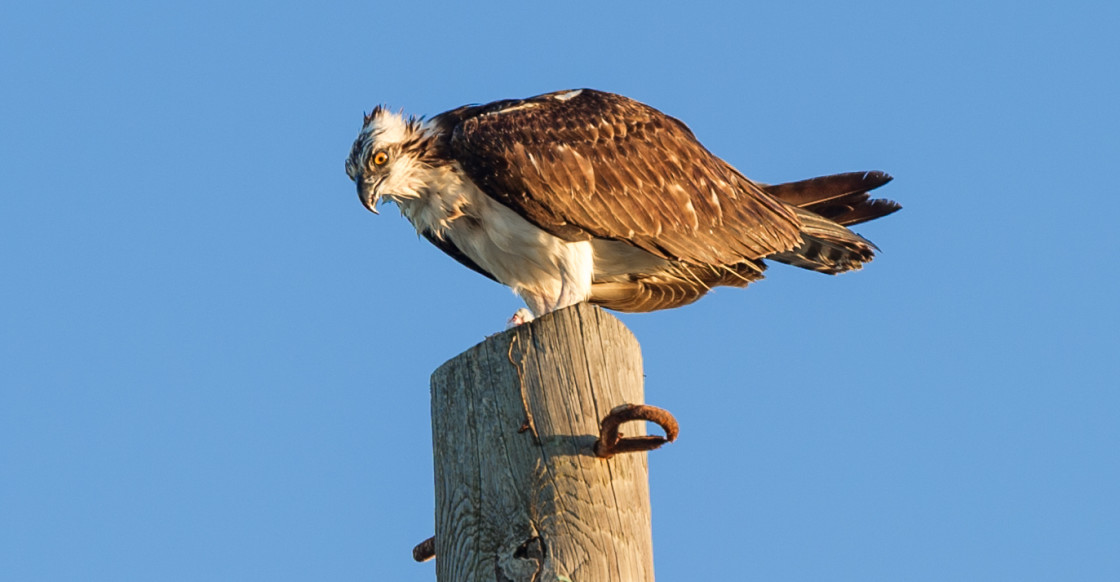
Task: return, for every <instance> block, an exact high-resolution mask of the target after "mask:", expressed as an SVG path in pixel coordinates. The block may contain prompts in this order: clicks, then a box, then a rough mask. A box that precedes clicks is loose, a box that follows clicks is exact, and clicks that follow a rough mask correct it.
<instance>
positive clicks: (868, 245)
mask: <svg viewBox="0 0 1120 582" xmlns="http://www.w3.org/2000/svg"><path fill="white" fill-rule="evenodd" d="M794 210H795V212H796V213H797V217H798V218H800V219H801V223H802V226H801V241H802V242H801V246H799V247H797V248H795V249H793V250H789V251H786V252H783V253H778V254H774V255H770V256H769V257H766V258H768V259H773V260H775V261H779V262H782V263H786V264H787V265H793V266H794V267H801V268H802V269H809V270H812V271H817V272H819V273H828V274H830V275H835V274H837V273H843V272H844V271H852V270H855V269H859V268H861V267H862V266H863V264H864V263H866V262H868V261H870V260H871V259H872V258H874V257H875V251H876V250H878V248H877V247H876V246H875V245H874V244H872V242H871V241H869V240H867V239H865V238H863V237H862V236H860V235H858V234H856V233H854V232H852V231H850V230H848V229H847V228H844V227H843V226H841V225H839V224H837V223H835V222H833V221H831V220H829V219H827V218H824V217H822V216H819V215H817V214H814V213H812V212H809V211H808V210H802V209H800V208H795V209H794Z"/></svg>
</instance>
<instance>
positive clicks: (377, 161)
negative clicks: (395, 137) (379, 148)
mask: <svg viewBox="0 0 1120 582" xmlns="http://www.w3.org/2000/svg"><path fill="white" fill-rule="evenodd" d="M387 161H389V154H387V153H385V152H377V153H376V154H373V164H374V165H375V166H384V165H385V162H387Z"/></svg>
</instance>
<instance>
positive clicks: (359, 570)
mask: <svg viewBox="0 0 1120 582" xmlns="http://www.w3.org/2000/svg"><path fill="white" fill-rule="evenodd" d="M313 4H315V5H314V6H313ZM733 4H734V3H726V4H706V3H703V2H693V3H680V2H677V3H653V2H642V3H552V4H549V5H536V4H534V5H529V4H521V3H475V4H471V5H467V4H463V5H458V4H456V5H451V4H441V3H431V2H428V3H425V2H413V3H399V4H384V3H349V4H347V3H323V4H322V5H320V4H319V3H307V2H268V3H265V2H243V3H237V4H229V3H224V2H223V3H218V2H189V3H187V2H171V3H162V4H159V5H155V4H148V3H136V4H127V3H113V2H109V3H96V5H94V4H90V3H80V4H79V3H66V2H36V3H8V4H5V5H4V6H3V7H2V8H0V78H2V79H3V80H4V82H3V86H2V88H0V103H2V105H3V107H0V192H2V194H0V261H2V263H0V265H2V266H3V277H0V297H2V298H3V303H2V307H0V374H2V377H0V386H2V390H0V523H2V524H3V525H2V526H0V570H2V571H4V572H5V578H10V579H12V580H27V581H30V580H114V581H117V580H157V579H158V580H312V579H315V580H370V579H373V580H402V581H403V580H432V579H434V577H435V575H434V569H433V568H432V565H431V564H415V563H413V562H412V561H411V558H410V550H411V548H412V546H413V545H414V544H415V543H417V542H419V541H421V540H422V539H424V538H425V537H427V536H429V535H430V534H431V533H432V530H433V513H432V511H433V508H432V504H433V491H432V462H431V444H430V438H431V437H430V424H429V418H428V417H429V408H428V406H429V396H428V377H429V374H430V373H431V372H432V371H433V370H434V369H435V368H436V367H438V366H439V365H440V364H441V363H442V362H444V361H445V360H447V359H449V358H451V357H453V356H455V355H456V354H458V353H460V352H462V351H464V350H466V349H467V348H469V347H470V346H471V345H473V344H474V343H476V342H478V341H481V340H482V339H483V338H484V337H485V336H486V335H487V334H489V333H492V332H494V331H497V330H499V329H500V328H501V327H502V325H503V323H504V321H505V320H506V318H507V317H508V316H509V315H510V314H511V313H512V312H513V311H514V310H516V309H517V308H518V307H519V306H520V302H519V300H518V299H517V298H516V297H514V296H513V295H512V294H511V293H509V292H508V290H506V289H504V288H502V287H500V286H498V285H496V284H494V283H492V282H490V281H488V280H486V279H484V278H482V277H480V276H478V275H476V274H474V273H472V272H470V271H468V270H466V269H464V268H462V267H460V266H459V265H457V264H456V263H455V262H454V261H452V260H451V259H449V258H447V257H445V256H443V255H442V254H441V253H439V251H438V250H436V249H435V248H433V247H431V246H430V245H428V244H427V243H426V242H424V241H422V240H418V239H417V237H416V236H415V234H414V232H413V231H412V230H411V228H410V227H409V225H408V224H407V223H406V222H405V221H404V220H403V219H401V218H400V217H399V216H396V213H395V212H394V211H392V210H390V211H389V212H385V213H383V214H382V215H381V216H374V215H372V214H370V213H368V212H366V211H365V210H364V209H363V208H362V207H361V205H360V204H359V203H358V200H357V198H356V196H355V195H354V189H353V186H352V185H351V184H350V183H349V182H348V181H347V179H346V176H345V173H344V172H343V159H344V157H345V155H346V154H347V152H348V150H349V147H350V143H351V141H352V140H353V138H354V136H355V135H356V133H357V130H358V127H359V125H360V122H361V115H362V112H363V111H368V110H370V109H371V108H372V107H373V106H374V105H377V104H379V103H386V104H389V105H391V106H393V107H398V108H399V107H403V108H405V109H406V111H408V112H410V113H415V114H428V115H430V114H435V113H438V112H441V111H444V110H446V109H450V108H452V107H455V106H458V105H461V104H464V103H472V102H485V101H490V100H494V99H500V98H508V97H524V96H529V95H534V94H538V93H542V92H546V91H551V90H557V89H563V88H575V87H594V88H598V89H603V90H609V91H614V92H618V93H623V94H626V95H629V96H631V97H634V98H636V99H639V100H641V101H643V102H646V103H649V104H651V105H653V106H655V107H658V108H659V109H661V110H663V111H665V112H667V113H669V114H671V115H674V116H676V117H678V118H680V119H682V120H683V121H685V122H686V123H687V124H688V125H689V126H690V127H691V128H692V129H693V130H694V132H695V133H696V134H697V135H698V136H699V137H700V139H701V140H702V141H703V142H704V143H705V144H706V145H707V146H708V148H709V149H711V150H712V151H714V152H715V153H716V154H718V155H720V156H721V157H723V158H724V159H726V160H728V161H730V162H731V163H732V164H734V165H736V166H737V167H738V168H739V169H741V170H742V171H743V172H744V173H746V174H747V175H749V176H751V177H753V178H756V179H758V180H761V181H765V182H780V181H787V180H795V179H799V178H805V177H810V176H815V175H823V174H828V173H835V172H843V171H855V170H871V169H881V170H885V171H888V172H890V173H891V174H893V175H894V176H895V177H896V180H895V181H894V182H893V183H891V184H890V185H889V186H887V187H885V188H884V189H883V190H882V194H883V195H884V196H886V197H889V198H893V199H895V200H898V201H899V202H901V203H902V204H903V206H904V209H903V211H902V212H900V213H898V214H896V215H893V216H891V217H889V218H887V219H885V220H882V221H877V222H874V223H871V224H867V225H862V226H860V227H859V228H858V230H859V231H860V232H861V233H862V234H864V235H865V236H867V237H868V238H870V239H872V240H873V241H875V242H876V243H877V244H878V245H879V246H880V247H881V248H882V253H881V255H880V256H879V258H878V259H877V260H876V261H875V262H874V263H872V264H871V265H869V266H868V267H867V268H866V269H865V270H864V271H862V272H859V273H855V274H848V275H844V276H840V277H826V276H821V275H817V274H814V273H807V272H802V271H799V270H796V269H792V268H788V267H784V266H780V265H775V266H774V267H773V268H772V269H771V270H770V272H769V277H768V278H767V279H766V280H765V281H763V282H761V283H758V284H755V285H752V287H751V288H749V289H747V290H733V289H732V290H719V291H717V292H716V293H713V294H712V295H711V296H709V297H707V298H706V299H705V300H703V301H701V302H699V303H697V304H695V305H693V306H689V307H686V308H683V309H679V310H674V311H668V312H661V313H655V314H645V315H632V316H623V317H622V320H623V321H624V322H625V323H626V324H627V325H628V326H629V327H630V328H631V329H632V330H633V331H634V333H635V334H636V336H637V337H638V339H639V340H640V342H641V343H642V346H643V351H644V357H645V370H646V381H647V384H646V396H647V400H648V401H649V402H650V403H652V404H657V405H659V406H664V407H666V408H668V409H669V410H671V411H672V412H674V413H675V414H676V416H677V418H678V420H680V422H681V425H682V432H681V438H680V440H679V441H678V442H677V443H674V444H673V445H671V446H669V447H667V448H666V449H664V450H662V451H659V452H657V453H655V454H653V455H651V458H650V465H651V490H652V498H653V510H654V547H655V560H656V568H657V573H658V577H659V578H660V579H663V580H709V579H711V580H714V579H728V574H727V572H729V571H731V572H735V578H736V579H758V580H824V579H827V580H931V581H933V580H984V581H990V580H1017V581H1021V580H1059V579H1071V580H1072V579H1076V580H1115V579H1118V578H1120V554H1118V553H1117V552H1116V548H1117V547H1118V546H1120V497H1118V496H1117V495H1116V492H1117V490H1118V487H1120V452H1118V451H1120V446H1118V445H1120V422H1118V421H1117V418H1118V417H1120V394H1118V387H1120V381H1118V379H1120V364H1118V363H1117V362H1118V355H1117V352H1118V348H1120V341H1118V336H1117V324H1118V323H1120V317H1118V315H1120V314H1118V309H1117V307H1116V301H1117V300H1116V298H1117V297H1118V296H1120V284H1118V279H1117V275H1116V265H1117V261H1116V258H1115V249H1116V248H1117V247H1118V246H1120V236H1118V234H1117V229H1116V227H1115V220H1116V216H1117V215H1118V213H1120V202H1118V200H1120V196H1118V192H1117V188H1116V182H1115V178H1114V173H1115V169H1116V164H1117V162H1118V160H1120V137H1118V136H1120V119H1118V117H1120V116H1118V115H1117V103H1118V102H1120V80H1118V79H1120V78H1118V77H1117V75H1116V73H1115V70H1116V59H1117V57H1118V56H1120V40H1118V38H1120V37H1118V36H1117V34H1116V30H1117V28H1118V26H1120V9H1118V8H1117V5H1116V4H1115V3H1107V2H1083V3H1078V2H1067V3H1062V4H1061V5H1060V6H1059V5H1057V3H1053V4H1052V5H1051V4H1049V3H1048V4H1042V3H1039V4H1032V3H1029V2H1028V3H1022V2H980V3H977V2H944V3H939V4H929V3H926V4H925V5H920V6H918V5H907V4H904V3H897V2H848V3H818V2H790V3H784V4H782V5H781V6H780V7H779V6H776V5H775V6H758V7H754V6H747V5H745V4H744V5H733Z"/></svg>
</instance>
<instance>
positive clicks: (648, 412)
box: [594, 404, 680, 459]
mask: <svg viewBox="0 0 1120 582" xmlns="http://www.w3.org/2000/svg"><path fill="white" fill-rule="evenodd" d="M632 420H648V421H650V422H653V423H657V425H658V426H660V427H661V428H662V429H663V430H664V431H665V436H663V437H661V436H636V437H623V436H622V433H620V432H618V427H619V425H621V424H622V423H624V422H630V421H632ZM679 432H680V427H678V426H677V419H675V418H673V415H672V414H669V411H668V410H665V409H663V408H657V407H656V406H648V405H645V404H622V405H620V406H616V407H614V408H613V409H612V410H611V411H610V414H607V416H605V417H603V420H602V421H600V422H599V440H597V441H595V446H594V451H595V456H597V457H600V458H603V459H609V458H611V457H612V456H613V455H616V454H618V453H637V452H641V451H652V450H653V449H656V448H658V447H660V446H661V445H663V444H665V443H671V442H673V441H675V440H677V433H679Z"/></svg>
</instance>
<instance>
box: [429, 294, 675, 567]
mask: <svg viewBox="0 0 1120 582" xmlns="http://www.w3.org/2000/svg"><path fill="white" fill-rule="evenodd" d="M625 403H632V404H641V403H643V395H642V364H641V351H640V347H639V345H638V342H637V340H636V339H634V336H633V334H631V333H630V330H628V329H626V327H625V326H623V325H622V323H621V322H620V321H618V320H617V319H615V318H614V317H612V316H610V315H608V314H606V313H605V312H604V311H602V310H601V309H599V308H597V307H592V306H589V305H584V304H581V305H576V306H573V307H569V308H567V309H563V310H560V311H557V312H554V313H551V314H548V315H545V316H543V317H541V318H540V319H537V320H535V321H533V322H530V323H528V324H525V325H521V326H518V327H516V328H514V329H511V330H509V331H506V332H505V333H501V334H498V335H495V336H492V337H490V338H489V339H487V340H486V341H484V342H482V343H481V344H478V345H477V346H475V347H473V348H471V349H470V350H467V351H466V352H464V353H462V354H460V355H459V356H457V357H455V358H453V359H452V360H450V361H448V362H447V363H445V364H444V365H443V366H440V368H439V369H438V370H436V372H435V373H434V374H433V375H432V442H433V448H434V449H435V477H436V535H435V550H436V579H437V580H439V581H440V582H480V581H484V580H485V581H497V582H530V581H533V582H543V581H549V582H552V581H557V580H559V581H564V580H568V581H571V582H582V581H591V582H608V581H617V582H652V580H653V542H652V539H651V533H650V505H649V472H648V467H647V464H646V453H632V454H621V455H617V456H615V457H613V458H611V459H607V460H605V459H600V458H598V457H596V456H595V455H594V454H593V453H592V450H591V449H592V446H593V444H594V442H595V440H596V439H597V438H598V434H599V420H600V419H601V418H603V417H604V416H606V415H607V413H609V412H610V411H611V409H612V408H614V407H615V406H618V405H620V404H625ZM624 431H625V432H626V433H627V436H631V435H641V434H645V426H644V423H630V424H627V425H625V426H624Z"/></svg>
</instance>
